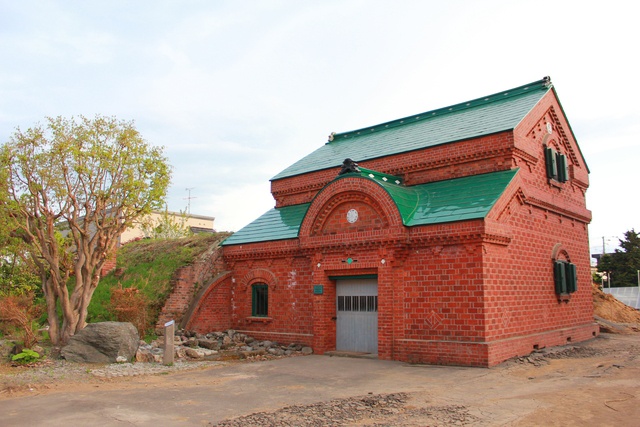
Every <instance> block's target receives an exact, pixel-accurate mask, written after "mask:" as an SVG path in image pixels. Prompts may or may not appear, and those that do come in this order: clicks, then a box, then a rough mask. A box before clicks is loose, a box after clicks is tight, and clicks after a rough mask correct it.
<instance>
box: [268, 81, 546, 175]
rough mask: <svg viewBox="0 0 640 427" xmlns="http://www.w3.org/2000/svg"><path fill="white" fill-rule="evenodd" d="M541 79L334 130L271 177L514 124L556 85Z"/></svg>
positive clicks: (464, 137) (327, 166)
mask: <svg viewBox="0 0 640 427" xmlns="http://www.w3.org/2000/svg"><path fill="white" fill-rule="evenodd" d="M551 87H552V85H551V83H550V80H548V79H546V78H545V79H542V80H539V81H536V82H533V83H530V84H527V85H524V86H520V87H517V88H513V89H510V90H507V91H504V92H500V93H496V94H493V95H489V96H484V97H482V98H478V99H474V100H472V101H468V102H464V103H461V104H456V105H453V106H450V107H445V108H441V109H438V110H433V111H428V112H425V113H421V114H417V115H415V116H410V117H405V118H403V119H398V120H394V121H391V122H387V123H382V124H379V125H376V126H371V127H368V128H363V129H359V130H354V131H350V132H344V133H340V134H336V135H333V138H332V140H331V141H329V142H327V143H326V144H325V145H324V146H322V147H320V148H318V149H317V150H316V151H314V152H313V153H311V154H309V155H308V156H306V157H304V158H302V159H300V160H299V161H298V162H296V163H294V164H293V165H291V166H289V167H288V168H286V169H285V170H283V171H282V172H280V173H279V174H277V175H276V176H274V177H273V178H271V180H272V181H275V180H278V179H282V178H287V177H290V176H295V175H300V174H304V173H308V172H313V171H317V170H322V169H328V168H337V167H339V166H340V164H341V163H342V161H343V160H344V159H346V158H351V159H354V160H355V161H357V162H361V161H364V160H370V159H375V158H379V157H385V156H390V155H393V154H399V153H405V152H408V151H414V150H419V149H422V148H426V147H432V146H435V145H440V144H446V143H449V142H454V141H460V140H464V139H469V138H476V137H479V136H483V135H489V134H493V133H497V132H503V131H507V130H512V129H514V128H515V127H516V125H518V123H520V121H521V120H522V118H524V117H525V116H526V115H527V113H529V111H531V109H532V108H533V107H534V106H535V105H536V104H537V103H538V102H539V101H540V99H541V98H542V97H543V96H544V95H545V94H546V93H547V92H548V91H549V90H550V89H551Z"/></svg>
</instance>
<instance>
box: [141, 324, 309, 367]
mask: <svg viewBox="0 0 640 427" xmlns="http://www.w3.org/2000/svg"><path fill="white" fill-rule="evenodd" d="M174 349H175V359H176V360H232V359H248V358H257V359H272V358H279V357H287V356H299V355H308V354H312V353H313V350H312V349H311V347H305V346H303V345H300V344H296V343H292V344H280V343H277V342H273V341H258V340H256V339H255V338H253V337H250V336H248V335H245V334H242V333H239V332H236V331H234V330H233V329H229V330H227V331H224V332H210V333H208V334H199V333H196V332H193V331H184V330H179V331H177V332H176V334H175V336H174ZM163 353H164V337H162V338H160V339H157V340H155V341H152V342H151V343H149V344H147V343H146V342H144V341H140V346H139V347H138V351H137V353H136V362H157V363H162V360H163Z"/></svg>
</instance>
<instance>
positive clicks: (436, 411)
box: [211, 393, 478, 427]
mask: <svg viewBox="0 0 640 427" xmlns="http://www.w3.org/2000/svg"><path fill="white" fill-rule="evenodd" d="M408 400H409V394H407V393H392V394H377V395H373V394H370V395H367V396H359V397H351V398H345V399H334V400H330V401H328V402H319V403H314V404H310V405H294V406H288V407H285V408H282V409H279V410H277V411H274V412H257V413H255V414H251V415H247V416H244V417H238V418H233V419H230V420H225V421H222V422H220V423H218V424H211V425H212V426H216V427H244V426H269V427H324V426H335V427H339V426H368V427H388V426H398V425H402V426H416V427H417V426H425V425H429V426H465V425H471V424H473V423H475V422H477V421H478V418H477V417H475V416H474V415H471V414H470V413H469V411H468V409H467V408H466V407H465V406H461V405H448V406H429V407H424V408H414V407H410V406H407V401H408ZM425 423H428V424H425Z"/></svg>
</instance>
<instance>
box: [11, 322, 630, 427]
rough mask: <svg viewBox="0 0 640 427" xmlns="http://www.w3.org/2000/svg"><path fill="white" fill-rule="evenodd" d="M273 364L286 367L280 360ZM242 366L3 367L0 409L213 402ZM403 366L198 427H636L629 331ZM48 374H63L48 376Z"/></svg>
mask: <svg viewBox="0 0 640 427" xmlns="http://www.w3.org/2000/svg"><path fill="white" fill-rule="evenodd" d="M313 357H316V358H317V357H326V356H313ZM327 359H328V357H327ZM309 360H312V359H309ZM316 360H320V359H316ZM277 362H278V363H285V364H286V363H287V361H286V360H281V361H277ZM362 362H363V363H364V360H363V361H362ZM269 363H270V362H254V363H252V365H254V366H249V367H247V369H254V371H256V372H257V371H259V370H263V369H267V368H268V366H267V365H268V364H269ZM366 363H374V364H375V363H386V362H383V361H380V362H378V361H366ZM394 363H396V362H394ZM242 364H245V365H246V364H250V362H241V361H235V362H225V363H224V364H217V365H209V366H207V365H198V366H197V367H195V368H194V369H192V370H186V371H184V370H181V371H167V372H163V373H156V374H146V375H144V374H143V375H140V376H136V377H130V376H129V377H128V376H123V377H114V378H109V379H105V378H99V377H96V376H95V375H93V374H92V373H91V371H92V369H95V367H90V366H85V365H73V367H70V366H66V367H63V368H57V367H55V366H49V367H48V368H47V367H46V366H45V367H40V368H12V367H8V366H4V367H3V368H2V370H1V371H0V380H1V381H0V384H2V386H0V389H1V391H0V408H4V410H7V408H11V407H12V406H13V405H12V402H17V401H18V400H23V399H24V398H25V397H27V396H32V397H34V398H33V399H28V400H32V401H33V403H34V404H36V403H37V402H39V401H40V400H41V399H47V398H49V399H56V398H60V399H61V398H63V396H68V395H70V394H71V395H73V393H75V394H78V393H80V394H82V395H87V394H91V393H105V392H107V393H109V392H117V393H121V394H127V395H129V394H132V393H133V394H135V393H138V392H139V393H141V394H142V393H147V392H148V390H149V389H151V388H157V389H162V388H171V389H173V390H185V392H187V390H189V389H190V387H193V386H194V384H195V385H198V386H199V387H204V389H206V388H207V387H210V388H211V391H212V392H213V391H216V392H219V391H220V390H219V389H218V387H219V383H220V382H219V380H216V381H213V382H211V383H210V384H207V383H206V380H204V378H206V375H209V376H214V375H216V374H215V372H219V373H224V372H225V371H224V370H225V369H228V368H229V367H230V366H231V367H233V366H234V365H236V367H237V365H242ZM260 365H263V366H264V367H261V366H260ZM397 365H403V364H400V363H397ZM404 365H405V367H404V369H405V371H407V370H410V372H408V373H407V374H404V375H403V377H402V378H401V377H397V378H398V382H397V383H396V384H394V381H393V380H392V381H391V382H390V383H388V384H389V385H387V386H384V387H378V388H377V389H375V388H373V387H371V390H375V391H374V392H373V393H370V394H367V393H363V394H362V393H361V394H358V391H354V392H353V393H355V394H353V395H346V396H345V395H344V393H343V394H342V395H339V396H337V397H336V398H326V397H324V396H318V397H316V396H313V395H312V396H310V397H306V398H304V399H303V398H300V399H302V401H303V402H307V403H302V404H290V405H288V406H287V405H274V406H273V407H272V408H269V409H268V410H264V408H262V410H259V411H258V410H256V411H249V413H247V412H246V410H239V411H237V413H238V415H237V416H235V417H228V416H222V418H217V419H216V418H215V417H210V418H209V420H208V424H207V425H218V426H248V425H249V426H324V425H332V426H371V427H373V426H400V425H403V426H447V425H458V426H493V425H508V426H540V425H549V426H571V425H576V426H578V425H580V426H584V425H588V426H591V425H593V426H633V425H639V420H640V333H638V332H637V331H636V330H634V328H624V333H616V334H609V333H604V334H602V335H601V336H600V337H598V338H596V339H593V340H590V341H588V342H586V343H576V344H573V345H568V346H563V347H554V348H549V349H542V350H540V351H538V352H536V353H533V354H531V355H530V356H527V357H521V358H517V359H512V360H509V361H507V362H505V363H503V364H502V365H500V366H498V367H495V368H491V369H481V368H456V367H428V366H425V365H406V364H404ZM16 369H17V370H23V371H22V372H18V371H15V370H16ZM29 369H32V372H33V373H34V375H32V376H29V375H24V374H25V373H29ZM68 369H72V370H71V371H69V370H68ZM12 370H13V371H12ZM57 370H60V371H61V372H63V373H62V374H59V375H58V376H56V375H57V374H55V372H56V371H57ZM36 371H38V372H42V371H45V372H47V373H46V375H44V376H42V375H40V376H39V375H36V374H35V372H36ZM242 372H245V371H242ZM252 372H253V371H252ZM218 375H220V374H218ZM243 375H245V374H243ZM434 375H437V377H436V376H434ZM372 376H373V375H372ZM412 377H413V378H415V380H412ZM18 378H19V380H17V379H18ZM407 378H408V379H407ZM12 379H13V380H12ZM288 387H293V386H288ZM299 387H300V392H301V393H304V388H303V387H302V386H299ZM367 387H370V386H369V385H367ZM274 390H275V389H274ZM383 390H388V391H389V393H385V392H383ZM133 394H132V395H133ZM35 396H37V397H35ZM15 398H19V399H18V400H15ZM39 399H40V400H39ZM315 399H317V401H316V400H315ZM293 400H295V399H293ZM308 402H312V403H308ZM132 424H134V425H147V424H145V423H136V422H133V423H132ZM200 424H202V419H201V420H200ZM9 425H11V424H9ZM114 425H116V424H114ZM168 425H173V424H168Z"/></svg>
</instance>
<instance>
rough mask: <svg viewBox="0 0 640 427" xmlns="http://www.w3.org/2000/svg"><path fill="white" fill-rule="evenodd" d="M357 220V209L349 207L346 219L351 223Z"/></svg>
mask: <svg viewBox="0 0 640 427" xmlns="http://www.w3.org/2000/svg"><path fill="white" fill-rule="evenodd" d="M357 220H358V211H357V210H355V209H349V212H347V221H349V223H351V224H353V223H354V222H356V221H357Z"/></svg>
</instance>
